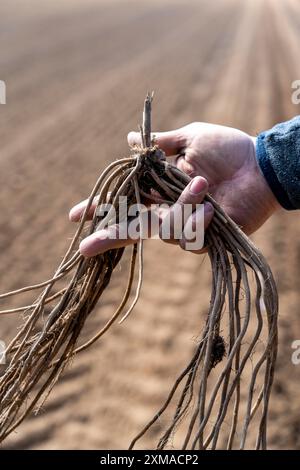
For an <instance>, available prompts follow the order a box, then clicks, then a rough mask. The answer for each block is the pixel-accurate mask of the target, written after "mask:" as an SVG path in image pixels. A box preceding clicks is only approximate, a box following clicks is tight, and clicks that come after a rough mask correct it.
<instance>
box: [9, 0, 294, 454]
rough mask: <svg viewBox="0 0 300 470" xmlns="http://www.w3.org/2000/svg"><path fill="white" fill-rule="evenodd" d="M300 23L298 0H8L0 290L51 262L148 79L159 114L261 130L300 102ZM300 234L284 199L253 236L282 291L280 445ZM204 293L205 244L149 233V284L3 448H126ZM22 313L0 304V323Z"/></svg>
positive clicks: (287, 412)
mask: <svg viewBox="0 0 300 470" xmlns="http://www.w3.org/2000/svg"><path fill="white" fill-rule="evenodd" d="M299 38H300V3H299V1H298V0H215V1H213V2H212V1H208V0H197V1H196V0H185V1H183V0H182V1H179V0H155V1H154V0H151V1H150V0H142V1H138V0H110V1H109V0H72V1H71V0H63V1H58V0H55V1H53V0H52V1H50V0H48V1H45V0H44V1H43V2H41V1H37V0H27V1H26V2H24V1H22V0H3V1H2V2H1V5H0V47H1V54H0V79H1V80H4V81H5V82H6V85H7V104H6V105H1V106H0V146H1V147H0V148H1V150H0V209H1V217H0V269H1V284H0V287H1V289H0V290H1V292H5V291H6V290H11V289H15V288H18V287H22V286H23V285H28V284H31V283H35V282H39V281H41V280H43V279H47V278H49V277H50V276H51V274H52V272H53V270H54V269H55V267H56V265H57V264H58V262H59V261H60V259H61V256H62V255H63V253H64V250H65V248H66V246H67V242H68V239H69V238H70V237H71V234H72V233H73V230H74V227H72V226H71V224H70V223H69V222H68V217H67V214H68V210H69V208H70V207H71V206H72V205H73V204H74V203H76V202H78V201H79V200H81V199H82V198H85V197H86V196H87V195H88V193H89V191H90V189H91V188H92V186H93V184H94V182H95V179H96V177H97V175H98V173H99V172H100V171H101V169H103V168H104V167H105V165H106V164H107V163H108V162H110V161H111V160H112V159H115V158H116V157H119V156H124V155H126V154H127V152H128V148H127V143H126V135H127V133H128V132H129V131H130V130H132V129H137V126H138V124H139V122H140V114H141V106H142V102H143V98H144V96H145V92H146V91H147V90H148V89H150V90H152V89H153V90H155V92H156V97H155V104H154V116H153V118H154V123H153V125H154V128H155V129H157V130H168V129H172V128H175V127H179V126H182V125H184V124H187V123H189V122H192V121H208V122H212V123H218V124H224V125H229V126H234V127H238V128H241V129H243V130H245V131H246V132H249V133H252V134H253V135H255V134H256V133H258V132H260V131H261V130H264V129H266V128H268V127H271V126H272V125H273V124H275V123H276V122H279V121H282V120H286V119H289V118H291V117H293V116H294V115H296V114H299V113H300V110H299V105H298V106H296V105H293V104H292V102H291V93H292V90H291V84H292V82H293V81H294V80H296V79H300V65H299ZM299 236H300V222H299V220H298V214H296V213H293V214H289V213H285V212H284V211H281V212H279V213H278V214H276V215H275V216H274V217H273V218H272V219H271V220H269V221H268V222H267V224H266V225H265V226H264V227H263V228H262V229H261V230H260V231H259V232H258V233H257V234H255V236H253V239H254V240H255V242H256V243H257V244H258V246H259V247H260V248H261V249H262V251H263V252H264V253H265V255H266V256H267V259H268V261H269V263H270V264H271V267H272V268H273V271H274V274H275V276H276V280H277V282H278V287H279V295H280V346H279V358H278V365H277V372H276V380H275V385H274V391H273V395H272V401H271V413H270V425H269V444H270V447H271V448H293V449H295V448H300V417H299V416H300V413H299V410H300V393H299V391H300V366H298V367H297V366H295V365H293V364H292V362H291V355H292V352H293V350H292V349H291V343H292V341H293V340H295V339H300V280H299V274H300V241H299V240H300V238H299ZM124 273H126V268H125V266H121V268H120V269H118V272H117V274H116V280H115V282H114V283H113V285H112V288H111V289H109V292H108V293H107V295H106V296H105V299H104V300H103V301H102V302H101V304H100V305H99V307H98V308H97V309H96V311H95V312H94V314H93V315H92V318H91V320H90V321H89V324H88V325H87V329H86V335H87V336H89V335H91V334H92V332H93V331H95V330H96V329H98V328H99V326H100V325H102V323H103V318H106V317H107V315H109V313H110V312H111V311H112V309H113V305H114V304H115V303H116V302H117V301H118V299H119V296H120V292H121V288H122V286H123V285H124V281H125V279H126V274H124ZM209 294H210V267H209V263H208V262H207V260H206V259H205V257H203V256H202V257H197V256H194V255H191V254H189V253H184V252H182V251H180V250H179V249H176V248H174V247H172V246H168V245H166V244H162V243H159V242H158V241H156V240H153V241H149V242H148V243H147V249H146V256H145V282H144V287H143V291H142V297H141V300H140V302H139V303H138V305H137V307H136V308H135V312H134V313H133V314H132V316H131V317H130V319H129V320H128V322H126V323H125V324H123V325H121V326H116V327H115V328H114V329H113V330H112V332H111V333H110V334H109V335H107V336H106V337H104V338H103V340H102V341H101V342H99V343H98V344H96V345H95V346H94V347H93V348H92V349H90V350H89V351H87V352H86V353H84V354H83V355H81V356H78V358H76V360H75V362H74V363H73V364H72V366H71V367H69V368H68V370H67V372H66V373H65V375H64V376H63V378H62V379H61V380H60V382H59V383H58V384H57V385H56V388H55V389H54V391H53V393H52V394H51V396H50V398H49V399H48V401H47V403H46V405H45V406H44V407H43V409H42V410H41V412H40V413H39V414H38V415H37V416H33V417H32V418H31V419H29V420H27V421H26V422H25V423H24V424H23V425H22V426H21V427H20V428H19V429H18V430H17V432H16V433H15V434H14V436H12V437H11V438H9V439H8V440H7V441H6V443H5V444H4V448H26V449H29V448H34V449H52V448H60V449H65V448H73V449H84V448H89V449H92V448H126V446H127V445H128V443H129V441H130V438H131V437H133V436H134V435H135V434H136V433H137V432H138V431H139V430H140V429H141V428H142V426H143V424H145V423H146V422H147V420H148V419H149V418H151V417H152V415H153V414H154V413H155V412H156V410H157V409H158V408H159V406H160V405H161V404H162V402H163V400H164V398H165V397H166V395H167V392H168V390H169V388H170V386H171V385H172V384H173V382H174V379H175V377H176V376H177V374H178V373H179V372H180V371H181V369H182V367H183V366H184V365H185V363H186V362H187V360H188V358H189V357H190V355H191V352H192V350H193V347H194V345H195V341H196V338H197V336H198V334H199V332H200V330H201V326H202V323H203V319H204V318H205V314H206V311H207V306H208V303H209ZM21 300H23V299H21V298H20V302H21ZM24 301H26V297H24ZM1 305H2V304H1ZM5 305H7V307H9V306H10V303H9V302H7V303H6V304H5ZM17 324H18V319H16V318H8V317H7V318H1V319H0V339H2V340H5V341H8V339H9V338H10V337H11V335H12V333H13V331H15V328H16V325H17ZM157 431H158V430H157ZM156 438H157V435H156V434H155V433H154V434H150V435H149V436H148V437H147V439H145V441H144V442H143V444H144V447H153V446H154V445H155V442H156Z"/></svg>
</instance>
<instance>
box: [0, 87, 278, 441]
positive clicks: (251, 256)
mask: <svg viewBox="0 0 300 470" xmlns="http://www.w3.org/2000/svg"><path fill="white" fill-rule="evenodd" d="M151 100H152V98H151V97H150V96H149V95H148V96H147V98H146V101H145V109H144V123H143V128H142V137H143V146H142V147H141V148H137V147H136V148H135V149H134V150H133V152H132V155H131V156H130V157H128V158H123V159H121V160H117V161H114V162H113V163H111V164H110V165H109V166H108V167H107V168H106V169H105V171H104V172H103V173H102V174H101V176H100V177H99V179H98V181H97V183H96V185H95V187H94V189H93V190H92V192H91V194H90V197H89V201H88V204H87V207H86V209H85V212H84V214H83V216H82V219H81V222H80V224H79V227H78V229H77V232H76V234H75V235H74V238H73V240H72V242H71V244H70V246H69V249H68V251H67V253H66V254H65V256H64V258H63V260H62V262H61V264H60V265H59V267H58V269H57V270H56V272H55V274H54V276H53V277H52V278H51V279H49V280H47V281H45V282H43V283H40V284H38V285H34V286H29V287H26V288H23V289H20V290H18V291H13V292H9V293H7V294H3V295H1V296H0V299H4V298H6V297H9V296H12V295H17V294H18V293H21V292H25V291H35V290H37V291H39V292H40V293H39V295H38V296H37V298H36V300H35V301H34V302H33V303H32V305H27V306H24V307H19V308H16V309H11V310H2V311H1V312H0V315H6V314H10V313H14V312H19V313H20V312H21V313H23V315H24V317H25V322H24V324H23V326H22V328H21V329H20V330H19V331H18V332H17V334H16V336H15V337H14V339H13V340H12V341H11V343H10V344H9V345H8V348H7V357H8V359H9V362H8V364H7V367H6V369H5V371H4V373H3V374H2V376H1V377H0V440H1V441H2V440H3V439H5V438H6V437H7V436H8V435H9V434H10V433H11V432H12V431H13V430H14V429H15V428H16V427H17V426H18V425H19V424H20V423H21V422H22V421H23V420H24V419H25V417H26V416H27V415H28V414H29V413H31V411H32V410H33V409H34V408H35V407H36V406H37V405H41V404H42V403H43V402H44V400H45V399H46V398H47V396H48V395H49V393H50V391H51V389H52V388H53V386H54V384H55V383H56V381H57V380H58V378H59V377H60V375H61V374H62V372H63V370H64V368H65V367H66V365H67V364H68V362H69V361H70V360H71V359H72V358H73V357H74V355H76V354H77V353H79V352H81V351H83V350H85V349H86V348H88V347H90V346H92V344H93V343H94V342H95V341H97V340H99V339H100V338H101V336H102V335H103V334H104V333H106V332H107V331H108V330H109V329H110V328H111V327H112V325H113V324H114V323H115V322H116V321H117V320H120V319H121V318H123V319H124V318H126V317H127V316H128V315H129V313H130V312H131V311H132V309H133V307H134V305H135V303H136V302H137V300H138V297H139V293H140V288H141V283H142V275H143V272H142V267H143V240H138V241H137V242H136V243H135V244H134V245H133V246H132V247H131V248H126V250H130V249H131V258H130V262H129V275H128V282H127V287H126V290H125V292H124V295H123V298H122V299H121V302H120V305H119V307H118V308H117V310H116V311H115V312H114V313H113V315H112V316H111V318H110V319H109V321H108V322H107V323H106V324H105V326H104V327H103V328H102V329H101V330H100V331H99V332H98V333H97V334H95V336H94V337H93V338H91V339H90V340H89V341H88V342H87V343H85V344H84V345H82V346H80V347H78V339H79V337H80V333H81V331H82V329H83V327H84V324H85V321H86V320H87V318H88V316H89V315H90V314H91V312H92V311H93V309H94V307H95V306H96V304H97V302H98V301H99V299H100V298H101V296H102V294H103V292H104V290H105V289H106V288H107V287H108V286H109V282H110V279H111V276H112V274H113V271H114V269H115V268H116V266H117V265H118V263H119V262H120V260H121V258H122V256H123V254H124V251H125V248H117V249H113V250H110V251H108V252H106V253H103V254H100V255H98V256H95V257H93V258H89V259H86V258H83V257H82V255H81V254H80V253H79V251H78V242H79V240H80V238H81V236H82V234H83V231H84V229H85V228H86V226H87V222H86V221H87V214H88V212H89V209H90V207H91V204H92V202H93V201H94V200H95V197H96V196H97V197H98V206H100V205H101V204H104V203H106V202H107V201H108V202H109V203H111V204H112V205H113V207H114V208H115V210H116V212H117V214H118V211H119V202H118V201H119V196H127V198H128V200H129V201H130V202H132V203H140V202H141V199H144V198H145V197H147V199H148V200H153V201H154V202H156V200H155V198H156V196H155V195H154V193H153V190H155V192H156V193H159V195H160V198H161V200H163V201H164V202H165V203H167V204H169V205H170V204H172V203H173V202H175V201H176V200H177V199H178V196H179V195H180V193H181V192H182V190H183V189H184V188H185V186H186V185H187V184H188V183H189V181H190V178H189V177H188V176H187V175H186V174H184V173H182V172H181V171H179V170H178V169H177V168H176V167H174V166H173V165H171V164H170V163H168V162H167V161H166V159H165V158H164V154H163V152H162V151H161V150H160V149H159V148H158V147H157V146H156V145H155V142H153V141H151V138H150V130H151V129H150V127H151V126H150V111H151ZM206 199H207V200H209V201H210V202H211V204H213V206H214V209H215V215H214V218H213V221H212V223H211V224H210V227H209V229H208V230H207V233H206V236H205V237H206V239H205V241H206V245H207V250H208V255H209V258H210V261H211V269H212V289H211V299H210V305H209V308H208V313H207V318H206V322H205V325H204V326H203V325H202V333H201V335H200V336H199V341H198V343H197V347H196V350H195V353H194V355H193V357H192V359H191V361H190V363H189V364H188V365H187V367H186V368H185V370H184V371H183V372H182V373H181V374H180V376H179V377H178V379H177V380H176V383H175V384H174V386H173V388H172V390H171V391H170V394H169V396H168V397H167V399H166V402H165V403H164V405H163V406H162V407H161V409H160V410H159V411H158V412H157V413H156V414H155V416H154V417H153V419H152V420H151V421H150V422H149V423H148V424H147V425H146V426H145V428H144V429H143V430H142V431H141V432H140V433H139V434H138V436H136V438H135V439H134V440H133V441H132V443H131V445H130V448H133V447H134V445H135V444H136V442H137V440H138V439H140V438H142V437H143V436H144V434H145V433H147V431H148V430H149V429H150V428H151V427H152V426H154V427H155V425H156V423H157V422H159V423H160V426H161V424H162V423H164V431H163V434H162V436H161V437H160V439H159V441H158V444H157V447H158V448H159V449H164V448H166V447H167V446H168V445H170V443H172V442H173V440H174V439H175V437H174V436H175V434H176V432H177V431H178V432H179V428H180V429H181V431H180V434H178V435H180V443H178V444H176V445H177V446H178V447H179V446H180V447H182V448H183V449H187V448H190V449H215V448H228V449H231V448H244V447H247V437H248V434H249V428H250V426H251V423H252V422H255V429H254V432H255V434H256V444H255V448H257V449H264V448H266V445H267V437H266V430H267V416H268V405H269V399H270V392H271V387H272V382H273V375H274V367H275V361H276V352H277V311H278V299H277V291H276V286H275V283H274V279H273V276H272V272H271V270H270V268H269V266H268V264H267V262H266V260H265V259H264V257H263V256H262V254H261V253H260V252H259V251H258V249H257V248H256V247H255V246H254V245H253V244H252V242H251V241H250V240H249V239H248V238H247V236H246V235H245V234H244V233H243V232H242V231H241V230H240V229H239V227H238V226H237V225H236V224H235V223H234V222H233V221H232V220H231V219H230V218H229V217H228V216H227V215H226V214H225V213H224V211H223V210H222V209H221V207H220V206H219V205H218V204H217V203H216V202H215V201H214V200H213V199H212V198H211V197H210V196H207V198H206ZM119 215H120V219H121V217H123V216H124V214H123V215H122V216H121V214H119ZM110 219H111V214H110V213H108V214H107V215H106V216H101V217H100V216H99V215H97V210H96V211H95V215H94V218H93V220H92V222H91V224H90V226H89V233H92V232H94V231H95V230H98V229H99V228H103V227H107V226H109V224H110ZM135 271H137V277H138V282H137V289H136V292H135V295H134V299H133V301H132V302H131V304H130V305H129V306H128V303H129V300H130V299H131V298H132V296H131V292H132V289H133V281H134V279H135ZM64 278H65V279H66V285H65V287H64V288H63V289H60V290H59V291H58V292H56V293H53V292H54V291H55V286H56V285H57V283H58V282H61V280H62V279H64ZM253 281H254V282H253ZM253 285H254V287H253ZM49 305H50V306H51V311H50V313H47V312H48V310H46V309H47V308H48V306H49ZM224 325H225V326H224ZM225 328H226V330H224V329H225ZM199 330H201V328H200V327H199ZM249 363H251V367H250V374H249ZM247 368H248V369H247ZM246 369H247V370H248V375H247V380H246V379H244V373H245V370H246ZM120 393H121V392H120ZM170 413H171V414H170ZM164 416H166V419H164ZM252 435H253V432H252Z"/></svg>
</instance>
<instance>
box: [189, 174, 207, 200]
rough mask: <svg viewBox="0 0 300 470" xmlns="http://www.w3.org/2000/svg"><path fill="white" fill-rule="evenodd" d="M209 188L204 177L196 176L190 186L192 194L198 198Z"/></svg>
mask: <svg viewBox="0 0 300 470" xmlns="http://www.w3.org/2000/svg"><path fill="white" fill-rule="evenodd" d="M206 188H207V181H206V179H204V178H202V176H196V177H195V178H194V179H193V181H192V182H191V186H190V193H191V194H194V196H197V195H198V194H200V193H203V191H205V190H206Z"/></svg>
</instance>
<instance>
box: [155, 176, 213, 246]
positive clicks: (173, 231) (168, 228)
mask: <svg viewBox="0 0 300 470" xmlns="http://www.w3.org/2000/svg"><path fill="white" fill-rule="evenodd" d="M207 190H208V183H207V181H206V179H204V178H202V177H201V176H196V177H195V178H194V179H192V181H191V182H190V183H189V184H188V186H187V187H186V188H185V189H184V190H183V191H182V193H181V195H180V196H179V198H178V200H177V201H176V202H175V204H173V206H172V207H171V208H170V210H169V213H168V214H167V215H166V216H165V218H164V220H163V222H162V224H161V227H160V236H161V238H162V239H163V240H164V241H166V242H167V243H174V241H175V240H177V243H178V241H179V239H180V238H181V236H182V231H183V229H184V226H185V224H186V222H187V220H188V218H189V217H190V216H191V215H192V212H193V211H194V210H195V209H196V208H197V204H201V203H202V201H203V199H204V196H205V194H206V193H207Z"/></svg>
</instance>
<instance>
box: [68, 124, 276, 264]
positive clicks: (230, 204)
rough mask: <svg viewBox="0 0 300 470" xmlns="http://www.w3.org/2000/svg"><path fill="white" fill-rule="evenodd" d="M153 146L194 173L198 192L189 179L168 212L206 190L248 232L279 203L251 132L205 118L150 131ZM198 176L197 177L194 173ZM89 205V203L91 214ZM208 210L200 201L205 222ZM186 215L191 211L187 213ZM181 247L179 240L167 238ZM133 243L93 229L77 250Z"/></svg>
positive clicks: (134, 137) (133, 136) (133, 138)
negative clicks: (162, 130)
mask: <svg viewBox="0 0 300 470" xmlns="http://www.w3.org/2000/svg"><path fill="white" fill-rule="evenodd" d="M154 135H155V138H156V142H157V144H158V146H159V147H160V148H161V149H162V150H164V151H165V153H166V155H167V156H169V157H172V156H173V157H175V162H176V165H177V167H178V168H179V169H180V170H182V171H184V172H185V173H187V174H188V175H189V176H191V177H192V178H194V183H195V185H196V186H197V185H198V186H199V188H198V189H199V190H200V193H199V194H198V196H195V195H193V193H192V192H191V189H192V188H191V184H192V183H190V185H189V186H188V187H187V188H186V189H185V190H184V191H183V193H182V195H181V196H180V198H179V200H178V202H177V204H175V205H174V206H173V207H172V208H171V209H170V214H172V213H174V211H175V210H177V208H178V205H179V207H180V206H182V205H183V204H187V203H192V204H196V203H198V204H199V203H201V202H202V201H203V198H204V196H205V194H206V192H207V191H209V192H210V194H211V195H212V196H213V198H214V199H216V201H217V202H218V203H219V204H220V205H221V206H222V208H223V209H224V210H225V211H226V212H227V214H228V215H229V216H230V217H231V218H232V219H233V220H234V221H235V222H236V223H237V224H238V225H239V226H240V227H241V228H242V230H244V231H245V232H246V233H247V234H250V233H252V232H254V231H255V230H257V229H258V228H259V227H260V226H261V225H262V224H263V223H264V222H265V220H266V219H267V218H268V217H269V216H270V215H271V214H272V213H273V212H274V211H275V210H276V209H277V208H279V204H278V202H277V200H276V199H275V196H274V195H273V193H272V191H271V190H270V188H269V186H268V184H267V182H266V180H265V179H264V176H263V175H262V173H261V171H260V169H259V167H258V164H257V161H256V156H255V138H253V137H250V136H249V135H248V134H246V133H244V132H242V131H239V130H237V129H233V128H229V127H224V126H218V125H214V124H206V123H197V122H196V123H192V124H189V125H187V126H185V127H182V128H180V129H177V130H173V131H169V132H162V133H155V134H154ZM128 142H129V145H131V146H134V145H136V144H141V141H140V134H139V133H136V132H131V133H129V135H128ZM199 176H201V178H199ZM85 204H86V202H83V203H81V204H79V205H77V206H75V207H74V208H73V209H72V210H71V212H70V219H71V220H72V221H78V220H80V217H81V215H82V212H83V210H84V207H85ZM94 209H95V206H92V208H91V211H90V217H92V214H93V210H94ZM212 216H213V209H212V206H211V205H210V204H209V203H206V205H205V221H204V227H205V228H206V227H207V226H208V224H209V222H210V221H211V219H212ZM192 217H195V215H193V216H192ZM169 241H171V242H173V243H174V242H176V243H178V244H180V246H181V247H182V248H185V240H184V239H182V240H174V239H172V240H169ZM130 243H133V240H130V239H127V240H116V239H111V238H110V237H109V229H108V230H101V231H99V232H95V233H94V234H92V235H90V236H89V237H87V238H86V239H85V240H83V242H82V243H81V245H80V250H81V253H82V254H84V255H85V256H94V255H96V254H98V253H101V252H104V251H106V250H108V249H112V248H117V247H119V246H124V245H127V244H130Z"/></svg>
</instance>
